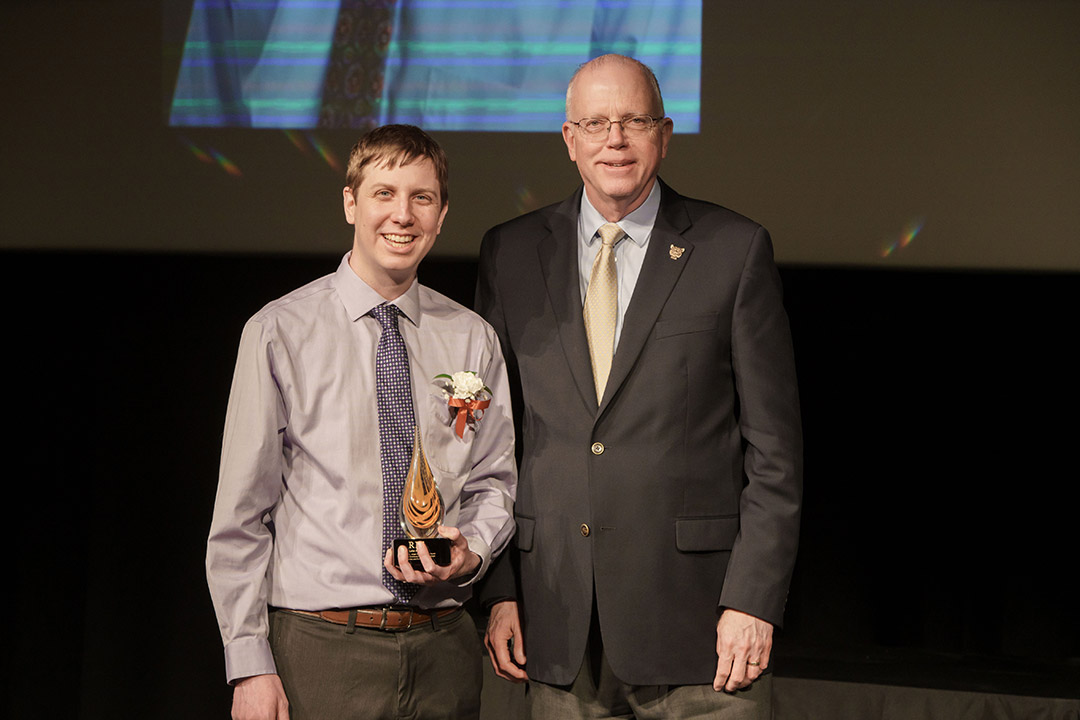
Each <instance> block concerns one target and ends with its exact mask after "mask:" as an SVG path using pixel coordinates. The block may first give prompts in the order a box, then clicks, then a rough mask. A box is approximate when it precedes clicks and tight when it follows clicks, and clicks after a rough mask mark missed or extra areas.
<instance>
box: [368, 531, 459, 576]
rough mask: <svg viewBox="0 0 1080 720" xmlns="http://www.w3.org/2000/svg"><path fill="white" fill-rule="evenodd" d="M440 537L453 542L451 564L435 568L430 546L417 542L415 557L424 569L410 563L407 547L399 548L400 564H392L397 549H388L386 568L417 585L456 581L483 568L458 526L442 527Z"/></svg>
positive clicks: (392, 573) (384, 559) (384, 561)
mask: <svg viewBox="0 0 1080 720" xmlns="http://www.w3.org/2000/svg"><path fill="white" fill-rule="evenodd" d="M439 534H440V535H442V536H443V537H444V538H447V539H449V540H450V564H449V565H436V564H435V561H434V560H432V559H431V553H429V552H428V549H427V545H425V544H424V543H422V542H419V543H416V555H417V557H418V558H419V560H420V562H421V564H422V565H423V566H424V569H423V570H416V569H415V568H413V566H412V563H410V562H409V551H408V549H407V548H406V547H405V546H402V547H400V548H398V564H397V566H396V567H395V566H394V562H393V555H392V553H393V551H394V549H393V548H392V547H391V548H388V549H387V550H386V556H385V557H384V558H383V566H384V567H386V569H387V570H388V571H389V572H390V574H391V575H393V576H394V577H395V578H397V579H398V580H401V581H402V582H410V583H413V584H415V585H433V584H434V583H437V582H443V581H446V580H453V579H455V578H459V577H462V576H464V575H468V574H470V573H473V572H475V571H476V569H477V568H478V567H480V556H479V555H477V554H476V553H474V552H473V551H472V550H470V549H469V543H468V541H467V540H466V539H465V536H464V535H462V534H461V531H460V530H458V529H457V528H455V527H448V526H446V525H442V526H440V527H439Z"/></svg>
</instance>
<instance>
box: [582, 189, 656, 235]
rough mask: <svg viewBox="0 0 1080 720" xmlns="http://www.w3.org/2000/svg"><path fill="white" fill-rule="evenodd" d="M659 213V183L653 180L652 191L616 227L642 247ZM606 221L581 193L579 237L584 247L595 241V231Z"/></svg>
mask: <svg viewBox="0 0 1080 720" xmlns="http://www.w3.org/2000/svg"><path fill="white" fill-rule="evenodd" d="M659 211H660V183H659V182H657V181H656V179H654V180H653V186H652V190H650V191H649V196H648V197H647V198H645V202H643V203H641V205H639V206H638V208H637V209H636V210H634V211H633V212H632V213H630V214H629V215H627V216H626V217H624V218H623V219H622V220H620V221H619V223H618V225H619V227H621V228H622V229H623V232H624V233H626V236H627V237H628V238H629V239H630V240H631V241H632V242H633V243H634V244H635V245H637V246H638V247H643V246H644V245H645V241H646V240H648V239H649V235H651V234H652V229H653V225H655V224H656V214H657V212H659ZM607 222H608V221H607V220H606V219H604V216H603V215H601V214H600V211H599V210H597V209H596V208H594V207H593V205H592V203H591V202H589V194H588V193H586V192H583V193H581V219H580V221H579V223H580V230H581V236H582V237H583V238H584V239H585V244H586V245H592V244H593V243H594V242H595V241H596V239H597V235H596V233H597V231H598V230H599V229H600V226H602V225H604V224H606V223H607Z"/></svg>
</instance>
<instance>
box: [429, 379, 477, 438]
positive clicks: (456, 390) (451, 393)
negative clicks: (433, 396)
mask: <svg viewBox="0 0 1080 720" xmlns="http://www.w3.org/2000/svg"><path fill="white" fill-rule="evenodd" d="M435 382H436V384H438V385H439V387H440V388H442V391H443V397H445V398H446V404H447V405H448V406H449V407H450V409H451V412H456V413H457V420H456V421H455V422H454V432H456V433H457V436H458V437H459V438H464V437H465V426H466V425H469V426H471V427H472V428H473V429H474V430H475V429H476V424H477V423H478V422H480V418H482V417H483V416H484V410H486V409H487V408H488V406H489V405H491V388H489V387H488V386H486V385H484V381H483V380H482V379H481V378H480V376H479V375H477V374H476V372H474V371H472V370H462V371H460V372H456V373H454V374H453V375H447V374H445V373H444V374H441V375H436V376H435Z"/></svg>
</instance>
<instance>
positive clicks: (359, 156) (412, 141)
mask: <svg viewBox="0 0 1080 720" xmlns="http://www.w3.org/2000/svg"><path fill="white" fill-rule="evenodd" d="M423 158H427V159H428V160H431V164H432V165H434V166H435V177H436V178H437V179H438V181H439V201H440V203H441V204H442V206H443V207H445V206H446V203H447V201H448V200H449V199H450V188H449V186H448V184H447V177H448V176H449V174H450V167H449V163H448V162H447V160H446V153H445V152H443V149H442V148H441V147H439V143H437V142H435V140H433V139H432V137H431V136H430V135H428V134H427V133H426V132H424V131H423V130H421V129H420V128H418V127H416V126H415V125H383V126H381V127H377V128H375V129H374V130H372V131H371V132H369V133H367V134H366V135H364V136H363V137H362V138H360V139H359V140H358V141H357V142H356V144H355V145H353V148H352V151H351V152H350V153H349V169H348V170H347V171H346V172H345V182H346V184H347V185H348V186H349V188H350V189H351V190H352V192H353V194H354V195H355V194H356V191H357V189H358V188H359V187H360V183H361V182H363V180H364V169H365V168H367V167H368V166H369V165H372V164H381V165H382V166H383V167H387V168H394V167H400V166H401V165H408V164H409V163H411V162H413V161H414V160H418V159H423Z"/></svg>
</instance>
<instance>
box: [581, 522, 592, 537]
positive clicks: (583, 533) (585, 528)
mask: <svg viewBox="0 0 1080 720" xmlns="http://www.w3.org/2000/svg"><path fill="white" fill-rule="evenodd" d="M590 532H592V530H590V529H589V526H588V525H586V524H585V523H581V537H589V533H590Z"/></svg>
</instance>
